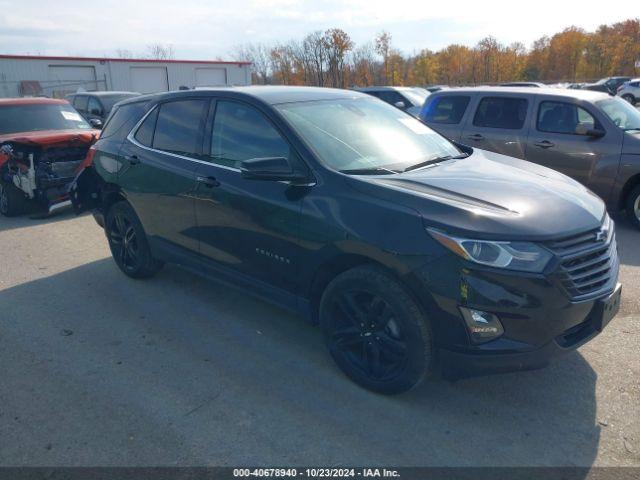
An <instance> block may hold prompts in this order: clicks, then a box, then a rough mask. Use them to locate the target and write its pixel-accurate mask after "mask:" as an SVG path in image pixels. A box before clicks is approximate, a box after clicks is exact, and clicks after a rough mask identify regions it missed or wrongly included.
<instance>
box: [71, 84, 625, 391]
mask: <svg viewBox="0 0 640 480" xmlns="http://www.w3.org/2000/svg"><path fill="white" fill-rule="evenodd" d="M85 167H86V168H85V169H84V170H83V173H81V174H80V175H79V176H78V178H77V179H76V182H75V183H74V185H73V186H72V189H71V198H72V201H73V203H74V206H75V208H76V210H77V211H81V210H86V209H91V210H92V211H93V213H94V216H95V218H96V220H97V222H98V223H99V224H100V225H101V226H102V227H103V228H104V230H105V233H106V236H107V239H108V243H109V247H110V249H111V252H112V254H113V257H114V260H115V263H116V264H117V266H118V267H119V268H120V269H121V270H122V271H123V272H124V273H125V274H126V275H128V276H130V277H133V278H145V277H151V276H152V275H154V274H156V273H157V272H158V270H160V268H161V267H162V265H163V263H165V262H170V263H174V264H179V265H182V266H183V267H185V268H187V269H190V270H192V271H197V272H199V273H202V274H205V275H207V276H211V277H213V278H216V279H217V280H220V281H223V282H225V283H231V284H234V285H236V286H239V287H240V288H243V289H245V290H246V291H248V292H251V293H252V294H256V295H258V296H261V297H263V298H265V299H267V300H269V301H271V302H275V303H277V304H279V305H281V306H283V307H286V308H289V309H292V310H295V311H297V312H299V313H301V314H302V315H303V316H305V317H307V318H308V319H310V321H312V322H316V323H319V325H320V327H321V328H322V331H323V332H324V336H325V338H326V344H327V347H328V350H329V352H330V354H331V356H332V357H333V359H334V360H335V362H336V363H337V365H338V366H339V367H340V368H341V369H342V370H343V371H344V373H345V374H346V375H348V376H349V377H350V378H351V379H352V380H353V381H355V382H356V383H358V384H360V385H361V386H363V387H366V388H368V389H371V390H374V391H377V392H382V393H389V394H390V393H398V392H402V391H405V390H408V389H409V388H411V387H413V386H415V385H417V384H418V383H419V382H420V381H421V380H423V379H424V378H425V377H427V376H429V375H430V374H432V373H435V372H437V373H439V374H440V375H442V376H444V377H445V378H461V377H465V376H471V375H478V374H486V373H497V372H507V371H514V370H527V369H534V368H540V367H543V366H545V365H546V364H547V363H548V362H549V360H550V359H552V358H553V357H556V356H558V355H560V354H562V353H565V352H569V351H572V350H573V349H575V348H577V347H579V346H580V345H582V344H584V343H585V342H587V341H588V340H590V339H591V338H593V337H594V336H595V335H597V334H598V333H599V332H600V331H602V329H603V328H604V327H605V326H606V324H607V323H608V322H609V321H610V320H611V318H612V317H613V316H614V315H615V314H616V312H617V311H618V308H619V302H620V292H621V287H620V285H619V284H618V257H617V250H616V240H615V232H614V225H613V222H612V221H611V220H610V218H609V216H608V215H607V213H606V210H605V206H604V204H603V202H602V201H601V200H600V199H599V198H598V197H597V196H596V195H594V194H593V193H591V192H590V191H589V190H588V189H586V188H585V187H583V186H582V185H580V184H579V183H578V182H576V181H574V180H571V179H569V178H568V177H566V176H564V175H562V174H560V173H557V172H555V171H553V170H550V169H548V168H545V167H542V166H539V165H535V164H533V163H529V162H526V161H523V160H518V159H515V158H512V157H508V156H505V155H500V154H496V153H491V152H487V151H484V150H479V149H476V148H469V147H467V146H464V145H461V144H457V143H453V142H450V141H448V140H446V139H445V138H444V137H442V136H440V135H439V134H437V133H435V132H434V131H433V130H431V129H430V128H429V127H427V126H426V125H424V124H423V123H421V122H420V121H419V120H417V119H415V118H413V117H411V116H410V115H408V114H406V113H404V112H401V111H399V110H398V109H397V108H394V107H393V106H391V105H388V104H386V103H384V102H382V101H380V100H378V99H375V98H373V97H371V96H369V95H365V94H362V93H359V92H354V91H346V90H337V89H325V88H307V87H240V88H228V89H211V90H197V91H181V92H171V93H164V94H157V95H152V96H145V97H138V98H133V99H129V100H125V101H124V102H122V103H120V104H119V105H117V106H116V108H115V110H114V112H112V114H111V116H110V118H109V119H108V120H107V123H106V125H105V128H104V130H103V132H102V134H101V137H100V139H99V140H98V142H97V143H96V144H95V145H94V146H92V147H91V149H90V151H89V155H88V156H87V159H86V161H85Z"/></svg>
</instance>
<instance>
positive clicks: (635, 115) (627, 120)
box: [596, 97, 640, 130]
mask: <svg viewBox="0 0 640 480" xmlns="http://www.w3.org/2000/svg"><path fill="white" fill-rule="evenodd" d="M596 105H597V106H598V107H600V108H601V109H602V111H603V112H604V113H605V114H606V115H607V117H609V118H610V119H611V121H612V122H613V123H615V124H616V126H617V127H618V128H620V129H621V130H638V129H640V111H638V110H637V109H636V108H635V107H633V106H632V105H631V104H630V103H629V102H626V101H624V100H622V99H620V98H617V97H616V98H609V99H607V100H600V101H599V102H596Z"/></svg>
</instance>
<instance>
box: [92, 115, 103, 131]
mask: <svg viewBox="0 0 640 480" xmlns="http://www.w3.org/2000/svg"><path fill="white" fill-rule="evenodd" d="M89 125H91V126H92V127H93V128H97V129H101V128H102V120H100V119H99V118H90V119H89Z"/></svg>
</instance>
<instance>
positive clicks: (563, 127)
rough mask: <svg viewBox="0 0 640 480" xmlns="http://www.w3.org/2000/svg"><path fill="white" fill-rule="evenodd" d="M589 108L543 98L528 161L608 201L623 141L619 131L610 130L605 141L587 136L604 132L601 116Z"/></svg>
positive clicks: (528, 146)
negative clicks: (572, 180) (592, 130)
mask: <svg viewBox="0 0 640 480" xmlns="http://www.w3.org/2000/svg"><path fill="white" fill-rule="evenodd" d="M588 108H589V107H588V106H579V105H577V104H575V103H571V102H568V101H564V100H563V101H560V100H555V99H553V98H545V97H542V98H540V99H539V100H538V105H537V113H536V118H535V122H533V123H534V125H533V126H532V128H531V130H530V133H529V137H528V139H527V155H526V160H528V161H530V162H534V163H537V164H540V165H544V166H545V167H549V168H552V169H554V170H557V171H559V172H561V173H564V174H565V175H568V176H569V177H571V178H573V179H575V180H577V181H579V182H580V183H582V184H583V185H585V186H587V187H589V188H590V189H592V190H593V191H594V192H595V193H597V194H598V195H600V196H601V197H602V198H605V199H606V198H607V197H608V195H609V192H610V191H611V186H612V183H613V182H612V181H611V179H612V178H615V174H616V172H617V167H618V162H619V158H620V150H621V147H620V146H621V145H622V138H621V134H620V132H618V131H615V130H616V129H608V131H606V132H605V135H604V137H601V138H596V137H593V136H589V135H586V131H587V130H591V129H597V130H603V131H604V127H603V125H602V122H601V121H599V120H598V118H597V114H595V113H594V112H593V110H590V109H588Z"/></svg>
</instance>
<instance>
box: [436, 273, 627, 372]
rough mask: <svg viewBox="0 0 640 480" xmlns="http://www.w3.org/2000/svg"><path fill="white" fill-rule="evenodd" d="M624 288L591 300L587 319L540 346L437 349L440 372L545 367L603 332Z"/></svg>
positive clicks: (510, 370)
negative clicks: (465, 349)
mask: <svg viewBox="0 0 640 480" xmlns="http://www.w3.org/2000/svg"><path fill="white" fill-rule="evenodd" d="M621 291H622V288H621V285H620V284H618V285H617V286H616V289H615V290H614V291H613V292H612V293H611V294H609V295H607V296H605V297H604V298H600V299H598V300H595V301H593V302H590V303H591V304H592V307H591V310H590V311H589V314H588V315H587V317H586V318H585V319H584V321H582V322H581V323H578V324H577V325H575V326H573V327H571V328H568V329H567V330H565V331H563V332H562V333H561V334H560V335H557V336H556V337H554V338H553V339H551V340H550V341H549V342H547V343H546V344H544V345H543V346H541V347H539V348H533V349H529V350H518V349H517V348H516V349H514V350H506V351H501V350H496V349H495V347H496V346H497V345H492V346H489V345H485V349H484V351H482V350H476V351H472V352H470V351H464V350H461V351H455V350H449V349H446V348H441V349H440V350H439V352H438V360H439V366H440V373H441V375H442V376H443V377H444V378H446V379H452V380H453V379H460V378H465V377H473V376H479V375H488V374H496V373H508V372H516V371H524V370H536V369H539V368H544V367H546V366H547V365H548V364H549V363H550V362H552V361H553V360H554V359H555V358H557V357H560V356H562V355H565V354H567V353H569V352H572V351H573V350H575V349H577V348H578V347H580V346H582V345H584V344H585V343H587V342H588V341H589V340H591V339H592V338H594V337H595V336H597V335H598V334H599V333H600V332H602V330H603V329H604V328H605V327H606V326H607V324H608V323H609V321H610V320H611V319H612V318H613V316H615V314H616V313H617V311H618V309H619V307H620V296H621ZM501 340H502V341H503V342H504V339H498V340H496V341H495V342H492V343H498V342H500V341H501ZM487 346H488V347H489V348H486V347H487Z"/></svg>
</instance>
